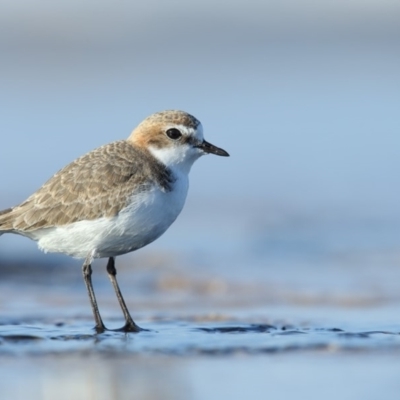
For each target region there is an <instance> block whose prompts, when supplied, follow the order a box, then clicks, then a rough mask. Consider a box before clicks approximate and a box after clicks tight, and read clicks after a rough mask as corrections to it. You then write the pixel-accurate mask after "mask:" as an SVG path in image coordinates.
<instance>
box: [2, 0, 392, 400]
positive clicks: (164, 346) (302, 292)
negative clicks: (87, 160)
mask: <svg viewBox="0 0 400 400" xmlns="http://www.w3.org/2000/svg"><path fill="white" fill-rule="evenodd" d="M399 21H400V2H399V1H398V0H325V1H312V0H281V1H273V0H246V1H244V0H231V1H227V0H220V1H211V0H202V1H198V0H194V1H190V2H188V1H183V0H174V1H168V2H162V1H159V0H146V1H143V0H135V1H124V0H121V1H118V2H112V1H110V0H96V1H93V0H85V1H78V0H69V1H56V2H55V1H49V0H41V1H38V0H18V1H10V0H2V1H1V3H0V137H1V142H0V209H2V208H7V207H10V206H11V205H13V204H17V203H19V202H21V201H22V200H24V199H25V198H26V197H27V196H29V195H30V194H31V193H32V192H34V191H35V190H36V189H37V188H39V187H40V186H41V185H42V184H43V183H44V182H45V181H46V180H47V179H48V178H49V177H50V176H52V175H53V174H54V173H55V172H56V171H57V170H58V169H60V168H61V167H63V166H64V165H65V164H67V163H69V162H70V161H72V160H73V159H75V158H76V157H78V156H80V155H82V154H84V153H85V152H87V151H90V150H92V149H93V148H95V147H97V146H100V145H102V144H105V143H108V142H111V141H114V140H118V139H122V138H126V137H127V136H128V135H129V134H130V132H131V130H132V129H133V128H134V127H135V126H136V125H137V124H138V123H139V122H140V121H141V120H143V118H145V117H146V116H148V115H149V114H151V113H153V112H156V111H160V110H164V109H176V108H178V109H183V110H186V111H188V112H190V113H192V114H193V115H195V116H196V117H197V118H198V119H200V121H201V122H202V124H203V126H204V130H205V137H206V139H207V140H208V141H210V142H211V143H213V144H215V145H217V146H220V147H222V148H224V149H226V150H227V151H228V152H229V153H230V154H231V157H230V158H220V157H212V156H208V157H204V158H202V159H200V160H199V161H198V162H197V163H196V164H195V165H194V167H193V169H192V172H191V188H190V190H189V196H188V199H187V203H186V206H185V208H184V210H183V212H182V214H181V215H180V217H179V218H178V220H177V221H176V222H175V223H174V225H173V226H172V227H171V228H170V230H169V231H168V232H167V233H166V234H165V235H164V236H163V237H162V238H160V239H159V240H157V241H156V242H155V243H153V244H151V245H150V246H148V247H146V248H145V249H142V250H140V251H138V252H136V253H133V254H128V255H125V256H122V257H119V258H118V260H117V269H118V272H119V275H118V277H119V278H120V285H121V288H122V292H123V293H124V295H125V299H126V301H127V304H128V306H129V307H130V309H131V311H132V314H133V315H134V317H135V319H136V318H137V320H138V323H139V324H140V325H141V326H143V327H145V328H150V329H154V330H155V333H154V331H153V332H150V333H149V334H148V335H149V336H146V334H144V335H139V336H137V337H134V338H133V337H132V338H126V340H125V339H121V338H120V336H118V335H117V334H116V335H115V337H114V336H112V335H111V334H110V335H109V336H107V338H108V341H107V340H105V341H103V342H102V340H99V342H97V340H96V341H94V342H93V343H92V341H91V339H90V336H89V339H84V338H85V337H86V336H85V334H86V335H87V334H88V333H90V332H91V331H90V328H91V327H92V316H91V310H90V307H89V302H88V299H87V295H86V291H85V288H84V285H83V282H82V278H81V273H80V265H81V261H79V260H73V259H70V258H68V257H66V256H60V255H44V254H42V253H41V252H40V251H39V250H38V249H37V247H36V244H35V243H34V242H31V241H29V240H28V239H25V238H22V237H17V236H13V235H3V236H2V237H1V238H0V325H1V332H2V336H1V337H0V344H1V349H2V354H8V355H11V356H12V355H13V354H20V353H21V351H24V350H23V349H25V351H31V352H33V353H34V354H36V355H37V354H45V355H46V354H47V355H48V358H47V361H46V359H45V358H43V357H42V358H40V363H39V364H38V362H37V360H38V359H37V358H31V359H28V358H17V357H14V358H12V357H6V358H4V357H2V359H3V360H5V361H4V362H3V363H2V364H1V365H0V372H1V373H0V376H2V377H3V378H4V379H3V382H2V384H1V385H0V386H1V387H2V392H3V397H4V398H11V397H12V398H15V399H16V398H21V399H26V398H28V397H29V398H41V399H43V398H54V395H52V394H54V393H57V396H58V397H59V396H63V395H64V397H65V398H76V399H79V398H88V396H89V397H93V398H110V396H111V397H113V396H114V397H115V398H121V399H122V398H130V397H129V396H130V393H133V392H134V393H138V390H139V393H142V392H143V393H147V397H145V396H142V397H143V398H146V399H147V398H148V399H155V398H174V399H177V398H181V397H182V396H185V398H193V399H200V398H206V399H212V398H219V399H220V398H231V399H233V398H243V397H248V396H250V397H251V394H252V393H254V394H256V396H259V393H261V392H266V391H267V390H268V393H270V394H271V395H272V396H274V398H275V399H279V398H285V399H287V398H289V397H293V395H295V396H300V397H302V398H308V399H321V398H324V399H330V398H332V399H333V398H335V399H336V398H339V397H340V398H343V399H354V398H371V399H372V398H378V397H379V396H381V395H382V393H384V397H385V398H393V399H395V398H397V397H398V389H399V387H398V353H396V352H394V353H393V357H392V358H391V354H392V352H391V349H392V350H393V349H396V348H397V347H396V343H397V342H396V340H395V338H397V337H398V332H399V330H400V328H399V321H400V320H399V315H400V312H399V311H400V296H399V293H400V290H399V288H400V268H399V266H400V250H399V249H400V237H399V232H400V230H399V229H400V207H399V202H400V201H399V200H400V185H399V170H400V157H399V155H400V133H399V116H400V23H399ZM95 265H97V266H99V267H100V268H96V269H95V271H94V281H95V282H94V286H95V288H96V293H97V294H98V300H99V304H100V309H101V311H102V315H103V317H104V319H105V321H106V325H107V326H109V324H110V325H111V327H117V326H119V325H120V323H121V319H122V317H121V314H120V310H119V308H118V304H117V302H116V299H115V296H114V293H113V291H112V289H111V287H110V285H109V282H108V279H107V276H106V273H105V268H104V267H105V261H104V260H100V261H97V262H96V263H95ZM71 266H73V268H72V267H71ZM165 320H168V321H170V322H169V323H170V325H166V326H157V325H154V324H155V323H156V322H157V321H165ZM46 321H47V322H46ZM48 321H50V322H48ZM154 321H156V322H154ZM232 321H233V322H232ZM226 323H234V324H239V325H240V326H241V327H243V326H247V324H251V323H266V324H269V323H272V324H273V325H275V326H278V327H281V326H286V325H287V326H289V329H290V326H293V325H294V326H295V329H297V330H298V331H297V332H294V333H303V335H298V334H297V335H286V336H274V335H272V334H269V333H264V334H260V333H254V329H253V334H251V333H250V336H249V334H248V333H246V332H245V330H244V333H242V334H235V335H228V334H225V335H223V334H215V335H209V334H206V333H204V332H200V331H199V330H198V329H197V330H196V329H195V328H196V327H197V326H198V325H199V324H204V326H209V327H211V329H213V327H215V326H218V324H220V325H223V324H226ZM207 324H208V325H207ZM304 326H305V327H306V328H307V327H309V328H310V329H309V330H308V331H307V329H303V327H304ZM296 327H297V328H296ZM323 327H328V331H323ZM78 328H79V329H80V331H79V332H84V335H83V336H82V335H81V336H80V335H75V336H74V335H72V334H71V335H70V332H74V329H78ZM331 328H340V329H336V330H335V329H333V330H332V329H331ZM174 329H175V330H174ZM185 329H186V330H185ZM282 329H283V328H282ZM313 329H314V331H313ZM321 329H322V331H321ZM341 329H342V330H344V335H343V336H341V338H339V335H340V334H341V333H343V331H342V330H341ZM242 330H243V329H242ZM363 330H367V331H374V332H375V333H377V334H376V335H375V336H374V337H375V338H376V339H371V338H369V336H368V335H364V336H363V334H361V335H359V336H357V332H363ZM239 331H240V329H239ZM299 331H301V332H299ZM381 331H384V332H383V333H382V332H381ZM35 332H36V333H35ZM321 332H322V333H321ZM338 332H339V333H338ZM349 332H350V334H349V335H348V336H346V335H347V334H348V333H349ZM351 332H356V334H355V335H353V336H352V334H351ZM7 333H9V334H10V335H11V334H14V336H15V338H16V344H15V345H14V347H12V345H9V344H8V345H7V343H10V338H9V337H7V336H4V335H5V334H7ZM285 333H291V332H284V331H282V335H283V334H285ZM304 333H308V334H304ZM384 333H388V334H387V335H384ZM32 335H39V339H40V340H39V341H38V340H36V339H37V337H36V336H32ZM57 335H58V336H57ZM63 335H64V336H63ZM65 335H67V336H65ZM391 335H393V336H391ZM55 337H56V338H58V339H59V340H53V339H54V338H55ZM21 338H22V339H21ZM24 338H28V339H27V340H28V344H26V343H27V342H26V341H23V339H24ZM29 338H33V340H31V341H30V342H29ZM46 338H47V339H49V340H43V339H46ZM81 338H83V340H81ZM381 339H382V340H381ZM21 340H22V341H21ZM102 343H103V344H102ZM321 343H322V344H323V346H325V347H323V349H325V350H318V349H321V347H320V345H321ZM125 345H126V347H125ZM227 346H228V347H229V346H232V347H231V348H232V349H233V353H234V354H236V353H237V352H236V350H235V349H237V348H238V349H239V350H238V351H239V355H237V357H240V358H239V359H240V363H237V362H236V363H235V362H230V361H228V362H227V360H232V359H233V360H237V359H238V358H234V357H232V358H230V357H228V358H226V357H225V356H222V357H218V356H217V357H214V356H213V355H212V354H213V353H212V351H210V349H214V350H215V354H220V355H221V354H224V355H227V354H228V353H226V352H224V351H225V350H224V349H226V348H227ZM235 346H238V347H235ZM248 346H250V352H249V353H246V349H249V347H248ZM251 346H253V347H251ZM349 346H350V347H349ZM351 346H355V347H354V348H357V349H373V350H374V351H373V352H368V351H366V352H364V353H362V352H360V351H355V352H351V349H352V347H351ZM368 346H369V347H368ZM390 346H392V347H390ZM187 348H188V349H189V352H190V349H192V350H193V349H194V350H193V352H194V353H193V352H192V353H190V354H192V355H193V354H196V351H197V350H198V351H199V353H197V354H203V356H201V357H199V356H198V357H196V356H193V357H184V358H182V357H175V358H174V356H173V355H185V354H186V353H185V351H186V350H185V349H187ZM349 348H350V351H348V352H346V349H349ZM383 348H389V351H388V352H386V353H385V352H384V350H382V349H383ZM102 349H103V351H105V353H102ZM160 349H161V350H160ZM254 349H261V353H262V354H263V357H252V356H251V354H258V353H257V351H256V350H254ZM299 349H309V351H308V352H300V353H299V352H298V351H297V350H299ZM203 350H204V351H203ZM293 350H294V351H295V353H296V355H297V356H295V355H294V354H293ZM377 350H381V351H382V352H378V351H377ZM202 351H203V352H202ZM323 351H324V352H323ZM7 352H8V353H7ZM57 352H61V353H62V352H65V353H63V354H64V355H65V357H64V358H62V360H60V357H57V356H56V355H57V354H59V353H57ZM154 352H155V353H154ZM157 352H161V353H162V354H164V355H165V354H168V355H171V357H157V356H155V357H153V358H152V357H147V356H148V354H153V356H154V354H158V353H157ZM322 352H323V353H322ZM93 353H94V354H97V353H99V354H100V356H99V358H96V357H95V358H93V357H86V355H87V354H88V355H90V354H92V355H93ZM131 353H133V354H134V356H133V357H135V358H134V362H132V358H128V356H129V354H131ZM244 353H246V354H247V355H249V354H250V355H249V356H248V357H246V356H245V355H244ZM67 354H69V355H71V354H72V355H71V357H72V361H71V362H70V358H71V357H69V356H68V357H67ZM74 354H78V357H77V358H74ZM81 354H85V357H81V356H79V355H81ZM101 354H103V357H102V356H101ZM104 354H105V355H104ZM141 354H145V355H146V357H140V355H141ZM322 354H323V355H324V356H323V357H321V355H322ZM105 358H106V360H107V361H106V362H104V360H105ZM154 358H155V360H154ZM216 358H218V360H216ZM344 359H345V360H346V362H343V361H344ZM99 360H100V362H99ZM32 361H33V362H32ZM60 361H62V362H61V363H60ZM371 361H372V362H371ZM32 366H33V368H32ZM132 366H134V368H132ZM216 376H218V379H215V377H216ZM19 379H21V382H23V384H19V383H18V380H19ZM69 382H70V383H71V384H69ZM154 382H156V383H157V384H154ZM65 383H66V384H65ZM57 385H58V386H57ZM60 385H61V386H60ZM61 387H62V390H60V388H61ZM81 388H82V390H81ZM188 390H189V391H191V393H192V394H191V395H190V396H187V393H188V392H187V391H188ZM383 390H384V392H383ZM72 392H74V393H72ZM304 392H307V395H304V396H302V394H304ZM18 393H20V396H19V397H18V396H17V394H18ZM82 393H87V395H85V396H83V397H82V396H81V397H79V394H82ZM96 393H97V395H96ZM106 393H113V394H112V395H110V396H108V397H107V395H106ZM116 393H118V396H117V395H116ZM170 393H171V394H170ZM241 393H243V396H242V395H241ZM300 393H302V394H300ZM238 394H239V395H238ZM288 394H289V395H288ZM46 395H47V397H46ZM10 396H11V397H10ZM67 396H68V397H67ZM101 396H103V397H101ZM235 396H236V397H235ZM238 396H240V397H238ZM256 396H253V397H254V398H255V397H256ZM346 396H347V397H346ZM64 397H62V398H64ZM182 398H183V397H182Z"/></svg>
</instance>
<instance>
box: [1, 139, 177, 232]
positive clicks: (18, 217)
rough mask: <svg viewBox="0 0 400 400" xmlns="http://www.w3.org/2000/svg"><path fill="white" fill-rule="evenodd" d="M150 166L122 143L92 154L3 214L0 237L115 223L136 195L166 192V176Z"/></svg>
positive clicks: (146, 157) (148, 157) (148, 158)
mask: <svg viewBox="0 0 400 400" xmlns="http://www.w3.org/2000/svg"><path fill="white" fill-rule="evenodd" d="M150 161H151V162H150ZM152 163H153V164H154V158H153V159H152V156H151V155H150V154H147V153H145V152H142V151H140V150H138V149H136V148H134V147H133V146H132V145H131V144H129V143H128V142H126V141H124V140H122V141H118V142H113V143H110V144H108V145H105V146H102V147H100V148H98V149H96V150H93V151H92V152H90V153H88V154H86V155H84V156H82V157H80V158H78V159H76V160H75V161H73V162H72V163H71V164H69V165H67V166H66V167H64V168H63V169H62V170H60V171H59V172H57V173H56V174H55V175H54V176H53V177H52V178H50V179H49V180H48V181H47V182H46V183H45V184H44V185H43V186H42V187H41V188H40V189H39V190H38V191H37V192H35V193H34V194H33V195H32V196H30V197H29V198H28V199H27V200H26V201H25V202H23V203H22V204H20V205H19V206H16V207H14V208H12V209H11V210H10V211H9V212H6V211H7V210H5V212H4V214H0V231H1V230H3V231H13V230H17V231H33V230H36V229H40V228H48V227H52V226H55V225H65V224H70V223H73V222H77V221H82V220H93V219H96V218H101V217H112V216H114V215H116V214H118V212H119V211H120V210H121V209H122V208H124V207H125V205H126V204H127V202H128V199H129V197H130V196H131V195H132V194H133V193H134V192H139V191H141V190H145V189H146V187H148V186H149V185H152V184H155V183H156V184H161V186H162V188H163V189H168V187H167V186H168V184H169V183H170V182H171V180H170V176H169V174H168V171H166V170H165V167H163V166H162V165H161V164H160V165H157V167H156V168H154V166H153V165H152ZM160 177H161V180H160ZM149 178H150V179H149Z"/></svg>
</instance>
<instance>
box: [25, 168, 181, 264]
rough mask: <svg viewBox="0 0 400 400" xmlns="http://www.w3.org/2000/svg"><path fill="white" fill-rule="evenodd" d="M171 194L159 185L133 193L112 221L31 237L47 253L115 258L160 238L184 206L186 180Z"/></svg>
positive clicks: (68, 227)
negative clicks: (128, 201) (90, 254)
mask: <svg viewBox="0 0 400 400" xmlns="http://www.w3.org/2000/svg"><path fill="white" fill-rule="evenodd" d="M177 178H178V179H177V180H176V181H175V183H174V188H173V190H172V191H170V192H163V191H161V190H160V188H159V187H158V186H154V187H152V188H151V189H150V190H149V191H146V192H143V193H140V194H135V195H133V196H132V198H131V202H130V203H129V205H128V206H127V207H126V208H124V209H123V210H122V211H121V212H120V213H119V214H118V215H117V216H115V217H113V218H100V219H98V220H92V221H86V220H85V221H79V222H75V223H73V224H70V225H66V226H62V227H55V228H50V229H45V230H42V231H36V232H35V233H34V235H32V238H33V239H36V240H38V245H39V247H40V248H41V249H42V250H44V251H46V252H56V253H64V254H67V255H70V256H73V257H77V258H85V257H86V256H87V255H88V254H89V253H91V252H93V251H94V257H95V258H102V257H114V256H117V255H120V254H125V253H128V252H130V251H133V250H137V249H139V248H141V247H143V246H146V245H147V244H149V243H151V242H153V241H154V240H156V239H157V238H159V237H160V236H161V235H162V234H163V233H164V232H165V231H166V230H167V229H168V227H169V226H170V225H171V224H172V223H173V222H174V221H175V219H176V218H177V216H178V215H179V213H180V212H181V211H182V208H183V205H184V204H185V200H186V195H187V191H188V186H189V181H188V176H187V174H179V175H178V176H177Z"/></svg>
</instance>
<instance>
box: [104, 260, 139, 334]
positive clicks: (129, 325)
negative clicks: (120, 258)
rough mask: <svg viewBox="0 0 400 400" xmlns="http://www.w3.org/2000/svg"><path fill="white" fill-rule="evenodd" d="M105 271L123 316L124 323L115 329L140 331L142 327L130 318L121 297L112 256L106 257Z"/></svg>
mask: <svg viewBox="0 0 400 400" xmlns="http://www.w3.org/2000/svg"><path fill="white" fill-rule="evenodd" d="M107 273H108V277H109V278H110V281H111V283H112V285H113V287H114V290H115V294H116V295H117V299H118V302H119V305H120V306H121V310H122V312H123V314H124V317H125V325H124V326H123V327H122V328H120V329H117V330H118V331H122V332H139V331H141V330H142V328H140V327H139V326H137V325H136V324H135V321H134V320H133V319H132V317H131V314H129V310H128V307H127V306H126V304H125V300H124V298H123V297H122V294H121V290H120V288H119V286H118V282H117V278H116V275H117V270H116V268H115V260H114V257H110V258H109V259H108V263H107Z"/></svg>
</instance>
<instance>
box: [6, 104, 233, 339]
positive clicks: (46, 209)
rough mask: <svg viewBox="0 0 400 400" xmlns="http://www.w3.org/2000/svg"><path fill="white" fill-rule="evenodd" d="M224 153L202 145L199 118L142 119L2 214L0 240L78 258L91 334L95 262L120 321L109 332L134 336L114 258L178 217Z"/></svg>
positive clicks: (100, 326) (98, 326) (99, 324)
mask: <svg viewBox="0 0 400 400" xmlns="http://www.w3.org/2000/svg"><path fill="white" fill-rule="evenodd" d="M206 154H214V155H218V156H224V157H227V156H229V154H228V153H227V152H226V151H225V150H223V149H221V148H219V147H217V146H214V145H213V144H211V143H209V142H207V141H206V140H205V139H204V136H203V127H202V124H201V123H200V121H199V120H198V119H196V118H195V117H194V116H192V115H191V114H189V113H187V112H185V111H181V110H166V111H161V112H157V113H154V114H152V115H150V116H148V117H147V118H145V119H144V120H143V121H142V122H141V123H140V124H139V125H138V126H137V127H136V128H135V129H134V130H133V131H132V133H131V134H130V136H129V137H128V138H127V139H125V140H118V141H114V142H111V143H109V144H106V145H103V146H101V147H98V148H96V149H94V150H92V151H90V152H88V153H86V154H85V155H83V156H81V157H79V158H77V159H76V160H74V161H72V162H71V163H70V164H68V165H66V166H65V167H64V168H62V169H61V170H60V171H58V172H57V173H56V174H54V175H53V176H52V177H51V178H50V179H49V180H48V181H47V182H46V183H44V184H43V186H41V187H40V188H39V189H38V190H37V191H36V192H35V193H33V194H32V195H31V196H30V197H28V198H27V199H26V200H25V201H24V202H22V203H20V204H19V205H16V206H15V207H11V208H8V209H5V210H2V211H0V235H2V234H4V233H12V234H18V235H22V236H25V237H27V238H29V239H32V240H34V241H36V242H37V244H38V247H39V249H40V250H43V251H44V252H46V253H47V252H54V253H62V254H66V255H68V256H71V257H74V258H78V259H83V260H84V261H83V265H82V274H83V279H84V282H85V285H86V289H87V292H88V295H89V300H90V305H91V309H92V312H93V316H94V320H95V327H94V329H95V331H96V333H103V332H105V331H107V330H111V329H108V328H106V326H105V325H104V323H103V320H102V318H101V315H100V312H99V307H98V304H97V300H96V296H95V292H94V289H93V284H92V267H91V264H92V262H93V260H94V259H97V258H107V259H108V261H107V267H106V269H107V273H108V276H109V278H110V281H111V283H112V286H113V288H114V291H115V294H116V297H117V299H118V302H119V305H120V307H121V310H122V313H123V315H124V319H125V324H124V326H123V327H122V328H119V329H114V330H115V331H121V332H140V331H142V330H144V329H142V328H140V327H139V326H138V325H137V324H136V323H135V322H134V320H133V319H132V317H131V314H130V312H129V310H128V308H127V306H126V303H125V300H124V298H123V296H122V293H121V290H120V288H119V285H118V282H117V278H116V275H117V270H116V267H115V258H116V257H117V256H119V255H122V254H126V253H129V252H132V251H136V250H138V249H140V248H142V247H144V246H146V245H148V244H149V243H151V242H153V241H154V240H156V239H158V238H159V237H160V236H161V235H162V234H163V233H164V232H165V231H166V230H167V229H168V228H169V226H170V225H171V224H172V223H173V222H174V221H175V219H176V218H177V217H178V215H179V214H180V212H181V210H182V208H183V206H184V203H185V200H186V196H187V192H188V187H189V179H188V175H189V172H190V169H191V167H192V165H193V163H194V162H195V161H196V160H197V159H198V158H200V157H201V156H203V155H206Z"/></svg>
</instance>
